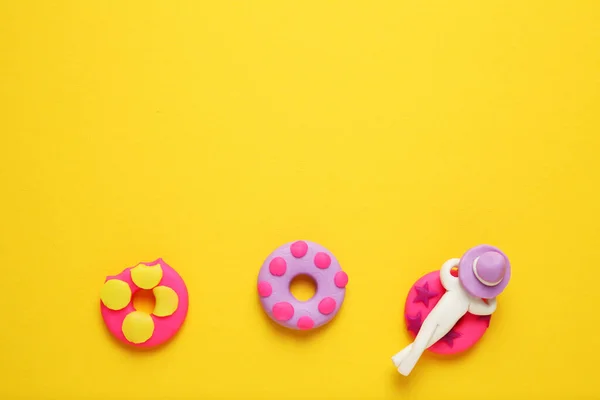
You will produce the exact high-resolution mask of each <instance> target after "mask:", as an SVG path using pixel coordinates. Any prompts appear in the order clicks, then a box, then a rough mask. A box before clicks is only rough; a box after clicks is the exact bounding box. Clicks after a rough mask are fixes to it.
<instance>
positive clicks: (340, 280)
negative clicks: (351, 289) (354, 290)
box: [333, 271, 348, 288]
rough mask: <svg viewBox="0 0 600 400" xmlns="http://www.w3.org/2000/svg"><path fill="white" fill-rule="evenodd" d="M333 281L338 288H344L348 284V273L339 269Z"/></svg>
mask: <svg viewBox="0 0 600 400" xmlns="http://www.w3.org/2000/svg"><path fill="white" fill-rule="evenodd" d="M333 282H335V286H337V287H339V288H345V287H346V285H347V284H348V275H347V274H346V273H345V272H344V271H339V272H338V273H337V274H335V278H333Z"/></svg>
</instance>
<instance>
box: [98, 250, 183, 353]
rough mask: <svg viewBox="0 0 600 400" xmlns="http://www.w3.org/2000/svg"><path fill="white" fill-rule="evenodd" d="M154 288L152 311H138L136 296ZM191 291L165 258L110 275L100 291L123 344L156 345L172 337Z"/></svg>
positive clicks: (112, 329)
mask: <svg viewBox="0 0 600 400" xmlns="http://www.w3.org/2000/svg"><path fill="white" fill-rule="evenodd" d="M140 290H152V293H153V294H154V298H155V306H154V310H153V311H152V313H146V312H143V311H137V310H136V309H135V308H134V306H133V296H134V295H135V293H137V292H138V291H140ZM188 302H189V299H188V291H187V288H186V286H185V283H184V282H183V279H182V278H181V276H180V275H179V274H178V273H177V272H176V271H175V270H174V269H173V268H171V267H170V266H169V265H168V264H167V263H166V262H164V261H163V260H162V259H161V258H159V259H158V260H156V261H153V262H149V263H146V262H142V263H139V264H138V265H136V266H135V267H130V268H126V269H125V270H124V271H122V272H121V273H119V274H118V275H115V276H108V277H107V278H106V281H105V282H104V285H103V286H102V290H101V291H100V312H101V313H102V318H103V319H104V322H105V324H106V326H107V327H108V330H109V331H110V333H111V334H112V335H113V336H114V337H116V338H117V339H118V340H120V341H121V342H123V343H126V344H129V345H133V346H136V347H144V348H147V347H154V346H158V345H160V344H162V343H164V342H166V341H167V340H169V339H171V338H172V337H173V336H174V335H175V334H176V333H177V331H178V330H179V328H181V325H182V324H183V321H184V320H185V317H186V315H187V311H188Z"/></svg>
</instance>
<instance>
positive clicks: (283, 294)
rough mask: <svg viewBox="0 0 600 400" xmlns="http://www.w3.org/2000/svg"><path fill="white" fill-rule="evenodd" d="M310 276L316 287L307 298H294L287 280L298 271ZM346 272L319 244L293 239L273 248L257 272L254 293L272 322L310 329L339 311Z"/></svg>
mask: <svg viewBox="0 0 600 400" xmlns="http://www.w3.org/2000/svg"><path fill="white" fill-rule="evenodd" d="M302 274H304V275H308V276H310V277H312V278H313V279H314V280H315V282H316V284H317V290H316V293H315V295H314V296H313V297H312V298H310V299H309V300H307V301H300V300H297V299H296V298H295V297H294V296H293V295H292V294H291V292H290V283H291V282H292V280H293V279H294V278H295V277H296V276H298V275H302ZM347 284H348V275H346V273H345V272H344V271H342V268H341V267H340V264H339V263H338V261H337V259H336V258H335V257H334V256H333V254H331V252H329V251H328V250H327V249H326V248H324V247H323V246H321V245H319V244H317V243H313V242H309V241H303V240H300V241H297V242H293V243H287V244H284V245H283V246H281V247H279V248H277V249H276V250H275V251H273V252H272V253H271V254H270V255H269V256H268V257H267V258H266V260H265V262H264V263H263V265H262V267H261V269H260V271H259V273H258V285H257V289H258V295H259V298H260V302H261V304H262V307H263V309H264V310H265V312H266V313H267V315H269V317H271V318H272V319H273V320H274V321H275V322H276V323H278V324H280V325H282V326H284V327H286V328H291V329H298V330H310V329H316V328H318V327H320V326H322V325H325V324H326V323H328V322H329V321H331V320H332V319H333V317H335V315H336V314H337V312H338V311H339V309H340V307H341V306H342V303H343V302H344V296H345V294H346V285H347Z"/></svg>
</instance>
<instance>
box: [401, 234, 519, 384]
mask: <svg viewBox="0 0 600 400" xmlns="http://www.w3.org/2000/svg"><path fill="white" fill-rule="evenodd" d="M510 275H511V268H510V261H509V260H508V257H506V255H505V254H504V253H503V252H502V251H501V250H500V249H498V248H496V247H493V246H489V245H480V246H476V247H473V248H472V249H470V250H468V251H467V252H466V253H465V254H464V255H463V256H462V258H460V259H457V258H453V259H450V260H448V261H446V262H445V263H444V264H443V265H442V267H441V269H440V270H439V271H433V272H430V273H429V274H427V275H425V276H423V277H421V278H420V279H419V280H418V281H417V282H416V283H415V284H414V285H413V286H412V287H411V289H410V291H409V294H408V297H407V299H406V304H405V308H404V316H405V320H406V326H407V329H408V331H409V332H410V333H411V335H412V336H414V337H415V339H414V342H413V343H412V344H409V345H408V346H407V347H405V348H404V349H403V350H402V351H400V352H399V353H397V354H396V355H394V356H393V357H392V361H393V362H394V365H395V366H396V368H397V369H398V372H400V373H401V374H402V375H405V376H408V375H409V374H410V372H411V371H412V369H413V368H414V367H415V365H416V363H417V361H418V360H419V358H420V357H421V355H422V354H423V352H424V351H425V350H426V349H428V350H430V351H432V352H434V353H438V354H455V353H459V352H462V351H465V350H467V349H469V348H470V347H472V346H473V345H475V343H477V341H478V340H479V339H481V337H482V336H483V334H484V333H485V331H486V330H487V328H488V327H489V324H490V320H491V316H492V313H493V312H494V311H495V310H496V303H497V302H496V296H498V295H499V294H500V293H501V292H502V291H503V290H504V289H505V288H506V286H507V285H508V281H509V280H510Z"/></svg>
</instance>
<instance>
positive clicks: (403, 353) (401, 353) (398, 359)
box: [392, 344, 412, 368]
mask: <svg viewBox="0 0 600 400" xmlns="http://www.w3.org/2000/svg"><path fill="white" fill-rule="evenodd" d="M411 348H412V344H409V345H408V346H406V347H405V348H404V349H402V350H401V351H399V352H398V353H396V354H395V355H394V356H393V357H392V362H393V363H394V365H395V366H396V368H398V367H399V366H400V363H402V360H404V357H406V355H407V354H408V353H410V349H411Z"/></svg>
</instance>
